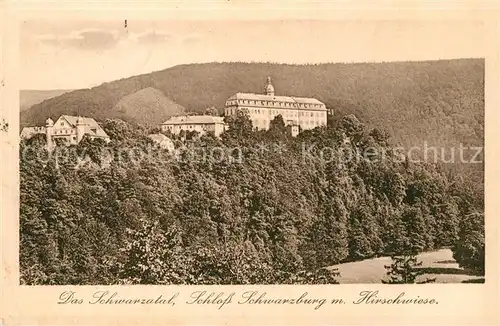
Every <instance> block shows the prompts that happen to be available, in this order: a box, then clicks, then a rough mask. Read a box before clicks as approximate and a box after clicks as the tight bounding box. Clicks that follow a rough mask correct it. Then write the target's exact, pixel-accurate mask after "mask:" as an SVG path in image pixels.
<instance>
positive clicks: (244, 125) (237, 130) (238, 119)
mask: <svg viewBox="0 0 500 326" xmlns="http://www.w3.org/2000/svg"><path fill="white" fill-rule="evenodd" d="M225 122H226V123H227V124H228V130H227V131H226V132H224V134H223V137H224V138H226V139H227V138H238V139H244V138H247V137H248V136H249V135H250V134H251V133H252V130H253V124H252V120H250V116H249V114H248V111H247V110H244V109H241V110H238V111H237V112H236V115H234V116H228V117H225Z"/></svg>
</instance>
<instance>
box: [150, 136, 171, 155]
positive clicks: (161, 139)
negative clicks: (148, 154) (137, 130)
mask: <svg viewBox="0 0 500 326" xmlns="http://www.w3.org/2000/svg"><path fill="white" fill-rule="evenodd" d="M148 137H149V139H151V140H152V141H153V142H155V143H156V144H158V146H160V147H161V148H163V149H166V150H168V151H169V152H173V151H174V150H175V145H174V142H173V141H172V140H171V139H170V138H168V137H167V136H165V135H164V134H150V135H148Z"/></svg>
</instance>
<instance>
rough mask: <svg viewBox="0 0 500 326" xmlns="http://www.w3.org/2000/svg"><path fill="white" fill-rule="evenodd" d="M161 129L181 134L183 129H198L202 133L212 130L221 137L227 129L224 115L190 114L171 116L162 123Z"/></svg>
mask: <svg viewBox="0 0 500 326" xmlns="http://www.w3.org/2000/svg"><path fill="white" fill-rule="evenodd" d="M160 129H161V131H162V132H167V131H170V132H171V133H172V134H179V133H180V132H181V131H182V130H184V131H185V132H187V131H196V132H198V133H199V134H200V135H202V134H205V133H208V132H210V133H213V134H214V135H215V136H216V137H219V136H220V135H221V134H222V133H223V132H224V131H225V130H226V124H225V123H224V118H223V117H215V116H211V115H188V116H177V117H171V118H170V119H168V120H167V121H165V122H164V123H162V124H161V125H160Z"/></svg>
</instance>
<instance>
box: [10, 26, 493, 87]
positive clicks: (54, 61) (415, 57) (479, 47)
mask: <svg viewBox="0 0 500 326" xmlns="http://www.w3.org/2000/svg"><path fill="white" fill-rule="evenodd" d="M124 23H125V20H109V21H92V20H88V21H69V20H68V21H56V22H54V21H52V22H51V21H41V20H40V21H35V20H28V21H26V22H24V23H23V24H22V26H21V42H20V67H19V68H20V88H21V89H23V90H55V89H63V90H64V89H82V88H92V87H95V86H98V85H101V84H102V83H105V82H111V81H114V80H118V79H123V78H128V77H132V76H136V75H142V74H147V73H151V72H155V71H161V70H165V69H168V68H171V67H174V66H178V65H183V64H184V65H186V64H202V63H211V62H249V63H250V62H272V63H281V64H299V65H301V64H320V63H363V62H395V61H430V60H432V61H435V60H449V59H459V58H484V56H485V51H486V50H485V49H486V46H487V41H488V40H487V37H486V34H485V33H484V26H483V24H482V23H481V22H478V21H442V22H440V21H425V22H419V21H320V20H285V21H277V20H275V21H144V20H143V21H130V20H128V21H127V26H126V27H125V24H124ZM464 35H467V37H464ZM277 40H279V41H277Z"/></svg>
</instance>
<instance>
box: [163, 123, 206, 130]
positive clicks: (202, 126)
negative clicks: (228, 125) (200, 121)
mask: <svg viewBox="0 0 500 326" xmlns="http://www.w3.org/2000/svg"><path fill="white" fill-rule="evenodd" d="M178 126H179V128H181V129H183V128H186V129H193V128H194V129H197V127H198V129H199V128H200V127H201V128H202V129H210V128H211V127H212V126H211V125H209V124H204V125H178ZM173 127H174V126H173V125H167V126H166V128H168V129H169V130H172V128H173Z"/></svg>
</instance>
